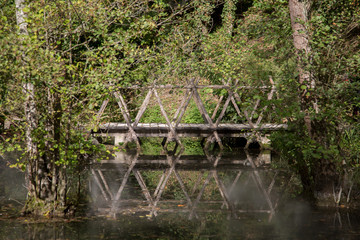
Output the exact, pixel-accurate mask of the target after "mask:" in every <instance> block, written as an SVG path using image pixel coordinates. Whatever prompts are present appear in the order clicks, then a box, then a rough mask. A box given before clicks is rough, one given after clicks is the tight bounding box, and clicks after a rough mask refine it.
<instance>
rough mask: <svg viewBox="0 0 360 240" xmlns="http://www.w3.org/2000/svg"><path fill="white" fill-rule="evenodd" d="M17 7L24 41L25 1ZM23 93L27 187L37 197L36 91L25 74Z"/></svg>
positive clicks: (25, 32) (16, 1)
mask: <svg viewBox="0 0 360 240" xmlns="http://www.w3.org/2000/svg"><path fill="white" fill-rule="evenodd" d="M15 5H16V22H17V25H18V27H19V32H20V36H21V37H20V38H21V40H24V38H25V37H26V36H28V30H27V22H26V18H27V14H26V13H25V12H24V11H23V10H24V8H25V0H15ZM22 59H23V65H26V62H27V58H26V56H25V54H24V53H23V54H22ZM23 91H24V94H25V96H26V98H25V104H24V110H25V118H26V126H25V127H26V129H25V141H26V149H27V157H28V164H27V169H26V174H25V176H26V177H25V178H26V186H27V188H28V192H29V194H30V195H36V191H37V189H36V184H35V178H36V176H34V173H36V170H37V164H36V158H37V155H38V149H37V146H36V143H35V142H34V139H33V137H32V132H33V131H34V129H36V128H37V119H36V116H37V112H36V104H35V89H34V85H33V84H32V83H31V82H30V79H29V75H28V74H27V73H25V74H24V75H23Z"/></svg>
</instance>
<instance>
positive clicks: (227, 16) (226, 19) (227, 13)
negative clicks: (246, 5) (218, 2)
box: [222, 0, 238, 37]
mask: <svg viewBox="0 0 360 240" xmlns="http://www.w3.org/2000/svg"><path fill="white" fill-rule="evenodd" d="M237 2H238V0H226V1H225V3H224V8H223V12H222V22H223V24H222V25H223V26H222V28H223V31H224V32H225V34H226V35H227V36H228V37H231V36H232V33H233V29H234V21H235V11H236V4H237Z"/></svg>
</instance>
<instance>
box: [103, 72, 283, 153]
mask: <svg viewBox="0 0 360 240" xmlns="http://www.w3.org/2000/svg"><path fill="white" fill-rule="evenodd" d="M199 81H200V78H197V79H195V78H193V79H190V81H188V82H187V84H184V85H160V84H159V85H158V84H152V85H151V86H136V85H134V86H130V87H116V86H111V87H112V89H113V91H112V94H113V96H114V99H115V102H116V103H117V105H118V108H119V109H120V112H121V116H122V118H123V120H122V124H123V125H124V127H126V128H127V135H126V138H125V145H126V144H127V143H128V142H131V141H134V142H135V143H136V144H137V146H138V148H140V143H139V140H138V137H139V133H138V130H139V129H141V128H144V126H145V125H144V124H143V123H142V122H141V119H142V118H143V116H144V114H145V112H146V111H147V110H148V109H149V108H151V107H154V106H156V107H158V108H159V111H160V116H161V117H162V118H163V123H164V126H165V128H166V130H167V132H168V134H167V136H166V139H165V140H166V141H165V143H164V144H165V146H166V145H167V143H168V142H169V141H176V143H178V144H180V145H181V141H180V138H179V134H178V129H179V128H180V126H181V127H183V129H186V126H185V128H184V125H182V123H183V120H184V116H185V114H186V112H187V111H188V110H189V109H190V108H191V107H189V106H190V102H191V101H192V102H193V105H192V108H194V105H195V109H197V110H198V113H199V114H200V115H201V118H202V121H203V124H198V125H196V127H197V128H198V130H199V131H205V130H206V131H210V132H211V134H210V136H208V137H207V141H206V145H208V144H210V143H212V142H215V141H216V142H217V143H218V144H219V145H220V147H221V148H222V142H221V139H220V137H219V133H218V130H219V129H220V128H221V127H223V125H224V123H233V124H235V125H233V126H230V125H228V126H227V127H228V128H227V129H231V128H234V130H235V131H238V130H239V129H240V130H244V131H249V130H252V131H259V130H274V129H279V128H285V127H286V125H285V124H279V123H276V122H271V121H273V119H274V118H273V117H272V114H271V113H272V112H273V111H274V109H275V106H274V105H272V104H271V101H272V100H273V99H274V98H275V97H276V87H275V83H274V82H273V80H272V78H270V83H271V85H269V86H260V87H251V86H240V85H239V82H238V81H235V83H231V82H230V81H227V82H225V81H223V85H201V84H199ZM129 90H139V91H141V92H143V93H145V97H144V99H143V101H142V103H141V105H140V107H139V108H137V109H136V114H132V113H131V112H132V109H131V108H130V104H128V103H127V102H126V101H125V98H124V91H125V92H126V91H129ZM162 91H167V95H168V96H169V92H171V91H172V92H175V91H178V92H179V91H181V92H182V93H183V97H179V96H180V94H178V95H175V94H174V96H176V98H177V100H179V101H178V102H179V103H178V104H175V106H174V103H172V104H171V105H170V106H171V108H174V107H175V108H174V109H176V110H175V111H172V113H173V114H169V112H171V111H169V109H167V110H166V107H167V106H168V104H164V94H163V92H162ZM170 96H171V93H170ZM174 99H175V98H171V97H170V102H171V101H174ZM109 101H110V99H106V100H104V101H103V103H102V105H101V107H100V109H99V111H98V114H97V120H98V122H99V123H102V124H100V125H101V126H100V129H103V130H105V131H106V130H109V129H111V128H114V129H115V127H116V126H118V127H119V126H122V125H121V124H120V123H119V122H118V123H117V125H116V124H115V125H114V124H110V123H109V122H105V123H104V119H103V118H102V116H103V115H104V112H105V110H106V108H107V106H108V105H109ZM167 101H169V99H167ZM207 102H210V103H211V104H210V105H209V104H206V103H207ZM229 112H230V114H229ZM269 113H270V114H269ZM107 115H108V117H110V118H112V113H110V112H109V113H107ZM171 115H172V116H171ZM264 121H268V122H267V123H264ZM269 121H270V122H269ZM106 124H107V125H106ZM236 124H238V125H236ZM239 124H242V125H241V126H242V127H241V128H239V127H240V125H239ZM114 126H115V127H114ZM147 127H148V128H151V125H149V126H147ZM153 127H154V128H155V127H156V126H155V124H154V125H153ZM192 127H194V126H192ZM157 128H158V129H157V130H158V131H160V130H159V128H160V127H159V125H158V127H157ZM118 129H119V128H118ZM189 129H190V128H189ZM191 129H194V128H191Z"/></svg>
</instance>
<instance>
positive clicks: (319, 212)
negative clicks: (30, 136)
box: [0, 152, 360, 239]
mask: <svg viewBox="0 0 360 240" xmlns="http://www.w3.org/2000/svg"><path fill="white" fill-rule="evenodd" d="M269 159H271V156H269V155H267V156H264V155H262V153H259V152H255V153H245V152H241V153H235V154H223V155H220V156H219V155H218V154H215V155H211V156H206V155H201V156H199V155H182V156H173V155H153V156H146V155H135V156H134V155H130V156H127V155H122V156H120V157H119V156H118V158H115V159H112V160H109V161H103V162H102V163H98V164H94V165H93V166H92V169H91V170H90V173H89V175H90V178H89V185H88V186H86V187H87V188H88V192H89V203H90V205H89V209H88V213H87V214H86V216H85V217H81V218H76V219H68V220H65V221H64V220H63V221H59V220H51V219H48V220H45V221H44V220H42V221H34V220H28V219H22V218H20V219H19V218H10V215H11V214H10V215H9V212H11V211H12V210H11V208H13V209H19V208H21V207H22V205H21V204H23V203H24V200H25V196H26V190H25V188H24V176H23V173H21V172H20V171H18V170H16V169H9V168H8V166H7V164H6V161H7V160H5V159H2V160H1V163H0V208H1V212H0V214H1V216H0V239H360V212H359V211H357V210H346V209H314V208H312V207H311V206H310V205H309V204H308V203H307V202H306V201H303V200H298V199H295V198H294V197H292V194H293V193H294V191H295V190H296V189H297V188H298V187H299V186H296V184H298V182H297V181H296V177H293V173H290V172H287V171H283V170H281V169H279V168H276V169H273V168H272V166H271V165H270V164H269V161H268V160H269ZM293 179H295V180H293Z"/></svg>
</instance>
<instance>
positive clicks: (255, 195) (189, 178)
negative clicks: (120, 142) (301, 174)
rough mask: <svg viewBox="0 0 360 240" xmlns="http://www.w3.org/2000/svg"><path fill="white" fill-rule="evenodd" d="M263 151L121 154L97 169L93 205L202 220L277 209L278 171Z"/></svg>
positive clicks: (100, 208)
mask: <svg viewBox="0 0 360 240" xmlns="http://www.w3.org/2000/svg"><path fill="white" fill-rule="evenodd" d="M269 157H270V156H267V155H265V154H263V153H260V154H259V153H256V154H254V153H251V152H249V151H244V152H241V153H237V154H235V155H234V154H232V155H231V156H229V155H226V154H225V153H218V154H216V155H211V154H208V153H205V154H204V155H197V156H194V155H192V156H191V155H182V154H181V153H177V154H175V155H174V154H167V155H160V156H159V155H157V156H144V155H140V154H139V153H136V154H133V155H126V154H118V156H117V158H115V159H114V160H107V161H102V163H100V164H98V165H96V166H94V167H93V168H92V170H91V171H92V181H91V187H90V189H91V193H92V196H93V200H94V207H95V208H96V210H97V211H100V212H102V213H104V214H106V215H110V216H113V217H115V216H117V215H118V214H123V213H136V212H143V213H145V216H147V217H149V218H151V217H153V216H157V215H158V214H159V213H163V212H176V213H184V214H186V215H187V217H188V218H189V219H192V218H196V219H201V218H202V215H204V214H207V213H216V212H221V213H226V214H227V215H228V217H230V218H239V216H240V215H241V214H247V213H252V214H266V215H268V219H271V218H272V217H273V215H274V214H275V209H276V206H277V203H278V199H277V198H276V195H275V194H272V190H273V188H274V186H275V179H276V176H277V172H276V171H270V170H269V168H268V164H266V163H269V159H268V158H269Z"/></svg>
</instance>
